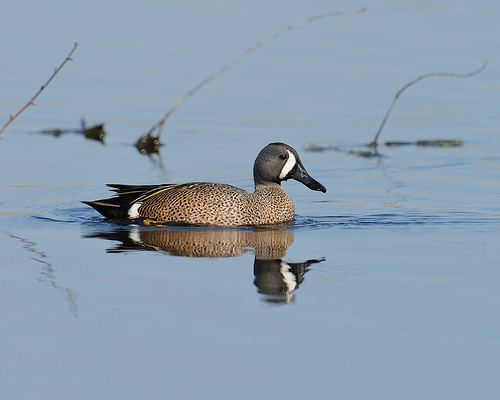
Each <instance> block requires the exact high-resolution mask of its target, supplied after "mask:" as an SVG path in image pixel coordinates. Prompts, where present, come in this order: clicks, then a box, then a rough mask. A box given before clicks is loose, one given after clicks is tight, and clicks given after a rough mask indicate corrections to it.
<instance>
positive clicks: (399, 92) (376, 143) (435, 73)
mask: <svg viewBox="0 0 500 400" xmlns="http://www.w3.org/2000/svg"><path fill="white" fill-rule="evenodd" d="M487 65H488V61H485V62H484V64H483V65H482V66H481V68H478V69H476V70H475V71H472V72H469V73H467V74H457V73H454V72H429V73H428V74H424V75H420V76H418V77H417V78H415V79H413V80H412V81H410V82H408V83H407V84H406V85H404V86H403V87H402V88H401V89H399V90H398V92H397V93H396V95H395V96H394V99H393V100H392V103H391V105H390V106H389V109H388V110H387V112H386V113H385V116H384V119H383V120H382V123H381V124H380V126H379V128H378V131H377V133H376V135H375V139H373V142H371V143H369V144H368V146H371V147H376V146H377V145H378V137H379V136H380V133H381V132H382V129H383V128H384V125H385V123H386V121H387V118H389V114H390V113H391V111H392V108H393V107H394V104H395V103H396V101H397V99H398V98H399V96H400V95H401V93H403V92H404V91H405V90H406V89H408V88H409V87H410V86H412V85H414V84H415V83H417V82H419V81H421V80H422V79H425V78H429V77H431V76H445V77H452V78H470V77H471V76H474V75H477V74H479V73H480V72H482V71H483V70H484V69H485V68H486V66H487Z"/></svg>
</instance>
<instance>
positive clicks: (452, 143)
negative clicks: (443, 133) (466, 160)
mask: <svg viewBox="0 0 500 400" xmlns="http://www.w3.org/2000/svg"><path fill="white" fill-rule="evenodd" d="M385 145H386V146H388V147H392V146H422V147H460V146H462V145H463V142H462V141H461V140H458V139H437V140H417V141H416V142H399V141H395V142H385Z"/></svg>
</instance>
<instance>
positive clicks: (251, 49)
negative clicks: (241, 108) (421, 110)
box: [144, 7, 366, 138]
mask: <svg viewBox="0 0 500 400" xmlns="http://www.w3.org/2000/svg"><path fill="white" fill-rule="evenodd" d="M365 11H366V8H365V7H363V8H361V9H359V10H347V11H335V12H330V13H324V14H319V15H314V16H312V17H309V18H306V19H303V20H301V21H299V22H296V23H295V24H291V25H288V26H286V27H285V28H283V29H281V30H279V31H277V32H274V33H273V34H272V35H269V36H267V37H266V38H264V39H262V40H260V41H259V42H257V43H256V44H254V45H253V46H252V47H249V48H248V49H246V50H245V51H244V52H243V53H241V54H240V55H239V56H238V57H236V58H234V59H233V60H231V61H230V62H229V63H227V64H226V65H224V66H223V67H222V68H219V69H218V70H217V71H215V72H214V73H213V74H212V75H210V76H209V77H208V78H206V79H205V80H203V81H202V82H200V83H198V84H197V85H196V86H195V87H194V88H192V89H191V90H189V91H188V92H187V93H186V94H184V95H183V96H182V97H181V98H179V99H178V100H177V101H176V102H175V104H174V105H173V106H172V107H171V108H170V109H169V110H168V111H167V112H166V113H165V115H164V116H163V118H162V119H160V120H159V121H158V122H157V123H156V124H154V125H153V126H152V127H151V129H150V130H149V131H148V132H147V133H146V134H145V135H144V137H146V136H151V135H152V133H153V132H154V131H155V130H158V138H159V137H160V135H161V133H162V130H163V125H164V124H165V122H166V121H167V119H168V118H169V117H170V115H172V114H173V113H174V111H175V110H177V108H179V106H180V105H181V104H182V103H184V101H186V100H187V99H188V98H189V97H190V96H192V95H193V94H195V93H196V92H197V91H198V90H200V89H201V88H202V87H203V86H205V85H206V84H207V83H209V82H211V81H213V80H214V79H215V78H217V77H218V76H219V75H221V74H222V73H224V72H226V71H227V70H228V69H229V68H231V67H232V66H233V65H234V64H236V63H237V62H239V61H241V60H242V59H244V58H245V57H246V56H248V55H249V54H250V53H252V52H254V51H255V50H257V49H258V48H259V47H262V46H264V45H265V44H266V43H268V42H270V41H271V40H273V39H276V38H277V37H278V36H281V35H283V34H285V33H287V32H290V31H291V30H293V29H296V28H299V27H301V26H304V25H306V24H309V23H311V22H315V21H319V20H322V19H325V18H330V17H336V16H340V15H348V14H360V13H363V12H365Z"/></svg>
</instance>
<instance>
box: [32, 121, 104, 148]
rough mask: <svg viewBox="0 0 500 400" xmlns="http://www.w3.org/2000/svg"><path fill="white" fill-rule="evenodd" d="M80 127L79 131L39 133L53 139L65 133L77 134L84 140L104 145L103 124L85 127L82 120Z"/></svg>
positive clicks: (62, 130) (47, 130)
mask: <svg viewBox="0 0 500 400" xmlns="http://www.w3.org/2000/svg"><path fill="white" fill-rule="evenodd" d="M81 126H82V127H81V129H59V128H57V129H44V130H42V131H40V133H43V134H45V135H52V136H54V137H59V136H61V135H63V134H65V133H79V134H83V135H84V136H85V138H86V139H89V140H96V141H98V142H101V143H104V137H105V136H106V131H105V130H104V123H102V124H97V125H92V126H90V127H87V124H86V123H85V120H84V119H83V118H82V120H81Z"/></svg>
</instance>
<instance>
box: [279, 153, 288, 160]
mask: <svg viewBox="0 0 500 400" xmlns="http://www.w3.org/2000/svg"><path fill="white" fill-rule="evenodd" d="M279 157H280V158H281V159H282V160H286V159H287V157H286V154H280V156H279Z"/></svg>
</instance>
